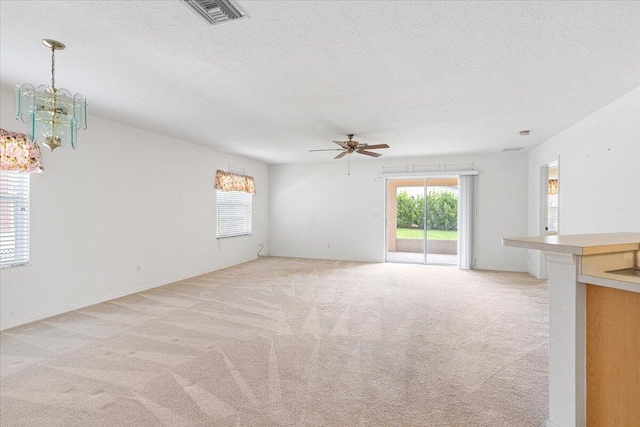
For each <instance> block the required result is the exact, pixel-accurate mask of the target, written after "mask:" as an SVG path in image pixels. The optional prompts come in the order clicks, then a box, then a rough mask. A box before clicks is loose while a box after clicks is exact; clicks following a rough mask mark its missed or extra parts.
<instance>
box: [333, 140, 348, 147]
mask: <svg viewBox="0 0 640 427" xmlns="http://www.w3.org/2000/svg"><path fill="white" fill-rule="evenodd" d="M333 142H335V143H336V144H338V145H339V146H340V147H342V148H349V146H348V145H347V144H345V143H344V142H342V141H333Z"/></svg>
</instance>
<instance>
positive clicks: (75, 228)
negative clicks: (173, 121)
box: [0, 91, 269, 328]
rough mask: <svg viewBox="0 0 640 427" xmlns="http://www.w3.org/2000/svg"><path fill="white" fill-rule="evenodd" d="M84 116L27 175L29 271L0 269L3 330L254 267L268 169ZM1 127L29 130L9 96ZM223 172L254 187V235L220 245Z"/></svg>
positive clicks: (263, 225) (264, 232) (264, 226)
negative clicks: (67, 146)
mask: <svg viewBox="0 0 640 427" xmlns="http://www.w3.org/2000/svg"><path fill="white" fill-rule="evenodd" d="M89 120H90V121H89V129H88V130H86V131H81V132H79V133H78V136H79V146H78V148H77V149H76V150H75V151H72V150H63V149H58V150H56V151H55V152H53V153H49V152H48V151H45V150H43V157H44V165H45V172H44V173H43V174H32V175H31V177H32V179H31V245H32V246H31V247H32V251H31V265H29V266H23V267H16V268H10V269H3V270H2V271H1V272H0V274H1V285H0V326H1V327H2V328H7V327H11V326H15V325H18V324H21V323H25V322H28V321H31V320H35V319H38V318H42V317H47V316H50V315H52V314H56V313H60V312H64V311H68V310H70V309H73V308H77V307H81V306H86V305H90V304H92V303H95V302H98V301H103V300H107V299H111V298H113V297H115V296H119V295H124V294H129V293H132V292H135V291H138V290H141V289H145V288H149V287H153V286H156V285H160V284H165V283H170V282H172V281H175V280H178V279H182V278H186V277H191V276H195V275H197V274H201V273H204V272H208V271H212V270H216V269H220V268H224V267H227V266H231V265H235V264H239V263H242V262H245V261H249V260H252V259H255V258H256V253H257V251H258V243H260V242H265V241H266V239H267V236H268V219H267V218H268V203H269V197H268V191H269V185H268V167H267V166H266V165H265V164H262V163H259V162H256V161H252V160H248V159H246V158H242V157H239V156H234V155H229V154H224V153H221V152H218V151H214V150H211V149H208V148H204V147H200V146H197V145H194V144H190V143H187V142H183V141H179V140H176V139H172V138H169V137H166V136H162V135H158V134H154V133H151V132H147V131H143V130H140V129H136V128H133V127H130V126H125V125H122V124H119V123H115V122H112V121H109V120H105V119H101V118H99V117H90V118H89ZM0 126H1V127H2V128H3V129H6V130H11V131H17V132H25V130H26V126H25V125H24V124H23V123H21V122H17V121H16V120H15V119H14V117H13V93H10V92H6V91H2V99H1V107H0ZM229 164H230V165H232V166H235V167H240V168H245V171H246V173H247V174H249V175H252V176H254V177H255V179H256V189H257V195H256V196H255V198H254V205H253V206H254V211H253V216H254V223H253V235H252V236H245V237H235V238H229V239H223V240H220V241H218V240H216V209H215V203H216V199H215V190H214V187H213V186H214V179H215V172H216V169H218V168H221V169H227V167H228V165H229ZM263 254H266V251H264V252H263ZM136 265H140V266H142V273H140V274H138V273H137V272H136Z"/></svg>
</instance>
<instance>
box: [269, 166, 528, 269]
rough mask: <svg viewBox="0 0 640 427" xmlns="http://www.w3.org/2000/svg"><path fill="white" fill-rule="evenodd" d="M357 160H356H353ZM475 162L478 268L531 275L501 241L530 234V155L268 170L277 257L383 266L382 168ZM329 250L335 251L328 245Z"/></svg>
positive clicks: (521, 259) (273, 245)
mask: <svg viewBox="0 0 640 427" xmlns="http://www.w3.org/2000/svg"><path fill="white" fill-rule="evenodd" d="M356 158H357V156H355V157H354V160H355V159H356ZM471 162H473V163H474V167H475V169H478V170H479V175H478V195H477V203H478V216H477V217H476V228H475V242H476V244H475V259H476V268H480V269H497V270H511V271H525V270H526V266H527V263H526V253H525V252H524V251H514V250H512V249H510V248H505V247H503V246H502V240H501V239H502V238H503V237H508V236H522V235H526V231H527V218H526V215H527V155H526V153H495V154H484V155H467V156H455V157H437V158H436V157H431V158H428V157H422V158H410V159H408V158H405V159H392V158H385V157H381V158H379V159H372V158H363V159H358V161H352V163H351V175H350V176H349V175H347V160H346V159H342V160H333V161H330V162H326V163H311V164H296V165H271V166H270V167H269V183H270V184H269V185H270V190H269V195H270V203H269V204H270V216H269V247H270V253H271V255H278V256H291V257H302V258H323V259H345V260H355V261H369V262H383V261H384V255H385V247H384V245H385V225H384V224H385V180H384V179H382V178H377V174H378V173H379V172H382V166H383V165H384V166H403V165H407V164H413V165H434V164H439V163H448V164H460V163H471ZM329 245H330V247H328V246H329Z"/></svg>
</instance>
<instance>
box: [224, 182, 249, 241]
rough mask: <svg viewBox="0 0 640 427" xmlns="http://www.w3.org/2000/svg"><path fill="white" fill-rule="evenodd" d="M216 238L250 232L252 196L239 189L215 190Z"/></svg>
mask: <svg viewBox="0 0 640 427" xmlns="http://www.w3.org/2000/svg"><path fill="white" fill-rule="evenodd" d="M217 193H218V195H217V200H218V238H221V237H233V236H243V235H247V234H251V223H252V216H251V207H252V206H251V205H252V202H253V196H252V195H251V194H249V193H244V192H241V191H220V190H218V191H217Z"/></svg>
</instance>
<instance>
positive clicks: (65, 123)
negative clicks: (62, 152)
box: [16, 39, 87, 151]
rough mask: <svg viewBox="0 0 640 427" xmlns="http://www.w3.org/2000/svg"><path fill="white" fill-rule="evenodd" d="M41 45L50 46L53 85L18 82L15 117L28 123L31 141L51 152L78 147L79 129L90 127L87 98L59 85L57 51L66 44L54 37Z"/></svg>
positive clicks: (45, 40) (43, 41)
mask: <svg viewBox="0 0 640 427" xmlns="http://www.w3.org/2000/svg"><path fill="white" fill-rule="evenodd" d="M42 44H44V45H45V46H46V47H48V48H49V49H51V86H45V85H41V86H38V87H36V88H34V87H33V85H32V84H29V83H25V84H23V85H22V86H20V85H17V86H16V120H18V119H20V120H22V121H23V122H25V123H26V124H27V135H28V137H29V139H30V140H31V141H35V142H38V143H39V144H40V145H44V146H45V147H47V148H49V149H50V150H51V151H53V150H55V149H56V148H58V147H71V148H74V149H75V148H76V144H77V131H78V129H86V128H87V100H86V99H84V97H83V96H82V95H80V94H75V95H71V92H69V91H68V90H67V89H58V88H56V79H55V73H56V50H63V49H64V48H65V46H64V44H62V43H60V42H58V41H55V40H51V39H44V40H42Z"/></svg>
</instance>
